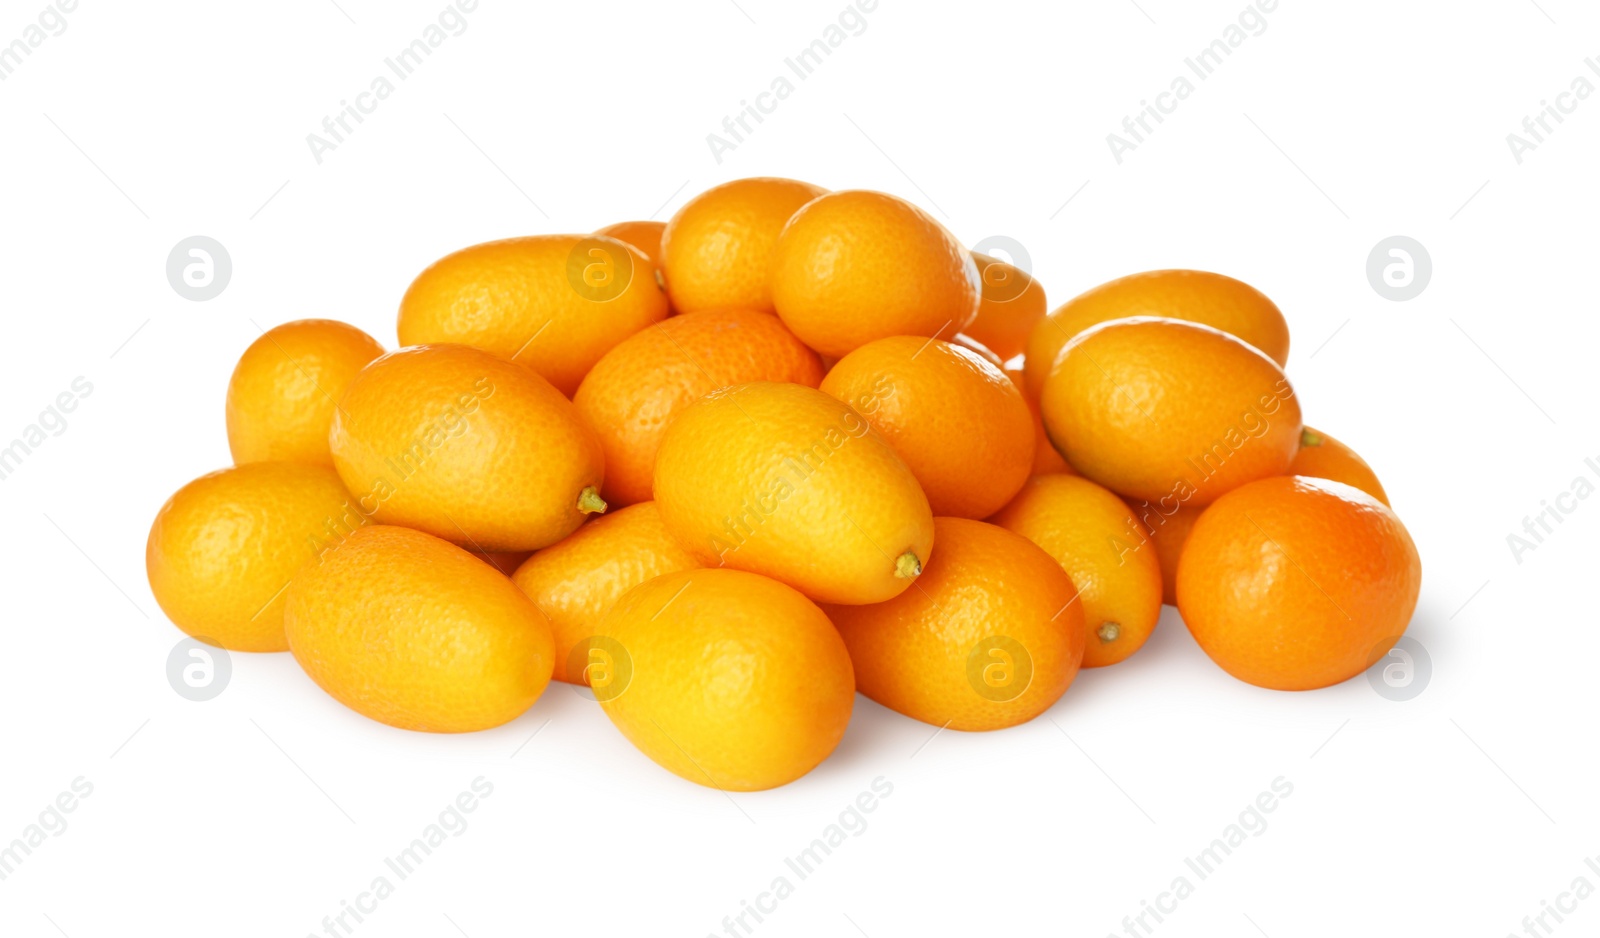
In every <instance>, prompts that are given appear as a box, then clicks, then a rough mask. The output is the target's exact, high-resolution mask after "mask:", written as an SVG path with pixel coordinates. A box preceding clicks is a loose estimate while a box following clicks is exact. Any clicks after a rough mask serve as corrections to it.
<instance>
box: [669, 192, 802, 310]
mask: <svg viewBox="0 0 1600 938" xmlns="http://www.w3.org/2000/svg"><path fill="white" fill-rule="evenodd" d="M827 191H828V190H826V189H824V188H822V187H821V186H814V185H812V184H811V183H809V182H800V181H799V180H796V179H779V178H776V177H771V176H763V177H757V178H753V179H735V180H734V181H732V182H726V183H723V184H722V185H720V186H714V187H712V188H710V189H707V190H706V191H704V192H702V193H700V194H699V195H697V196H695V197H694V198H692V199H690V200H689V201H688V202H685V203H684V205H683V207H682V208H680V209H678V211H677V213H676V214H674V215H673V216H672V220H671V221H669V222H667V227H666V230H665V232H664V233H663V234H662V236H661V252H662V253H661V269H662V273H664V274H665V275H666V278H667V293H668V294H669V295H670V296H671V297H672V307H673V309H676V310H677V311H678V312H680V313H697V312H701V311H703V310H724V309H738V310H753V311H755V312H761V313H770V312H773V305H772V257H773V252H774V250H775V249H776V246H777V242H778V233H779V232H780V231H782V230H783V226H784V224H785V223H786V222H788V221H789V218H790V216H792V215H793V214H794V213H795V212H797V211H799V209H800V206H802V205H805V204H806V203H807V202H810V201H811V200H812V199H814V198H816V197H817V196H819V195H822V194H823V193H824V192H827Z"/></svg>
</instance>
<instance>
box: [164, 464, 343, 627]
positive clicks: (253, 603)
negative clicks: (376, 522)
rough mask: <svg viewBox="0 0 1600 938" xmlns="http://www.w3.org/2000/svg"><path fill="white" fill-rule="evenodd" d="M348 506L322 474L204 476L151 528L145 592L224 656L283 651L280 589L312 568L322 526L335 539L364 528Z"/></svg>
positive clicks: (330, 474) (254, 471)
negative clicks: (225, 652)
mask: <svg viewBox="0 0 1600 938" xmlns="http://www.w3.org/2000/svg"><path fill="white" fill-rule="evenodd" d="M350 501H351V498H350V494H349V493H348V492H346V491H345V487H344V485H343V484H342V483H341V482H340V481H339V476H338V475H337V474H335V473H334V471H333V469H331V468H329V467H327V466H319V465H313V464H309V463H287V462H252V463H246V464H245V465H242V466H235V467H233V468H231V469H223V470H220V471H218V472H213V473H210V474H208V475H203V476H201V477H200V478H198V479H195V480H194V481H193V482H190V483H189V484H188V485H185V486H184V487H183V488H181V489H179V490H178V491H177V493H176V494H174V495H173V496H172V497H171V498H169V499H167V503H166V504H165V505H162V506H161V511H160V512H158V513H157V514H156V520H155V523H154V524H152V525H151V526H150V537H149V540H148V541H147V542H146V544H145V555H144V556H145V572H146V574H147V575H148V576H149V578H150V591H151V592H152V593H154V594H155V597H156V602H157V603H159V604H160V605H161V611H162V612H165V613H166V614H167V618H169V619H171V620H172V623H173V624H174V625H176V626H177V627H178V628H180V629H183V630H184V631H185V632H187V633H189V634H190V635H193V636H195V637H196V638H203V639H207V640H209V641H211V642H214V643H216V644H218V645H221V646H222V647H223V648H226V649H229V650H230V651H286V650H288V648H289V643H288V641H287V640H286V639H285V638H284V635H283V592H284V587H286V586H288V585H289V581H290V580H291V579H292V578H293V577H294V575H295V573H296V572H297V571H299V570H300V568H302V567H304V566H306V565H307V564H311V563H314V562H315V561H316V560H317V557H318V555H319V554H320V553H321V551H322V550H323V548H324V547H325V546H327V543H328V540H329V533H328V532H329V530H330V526H331V527H332V528H333V529H337V530H338V532H339V534H338V536H339V537H340V538H342V537H343V535H344V533H346V531H347V528H346V527H345V525H346V524H347V523H348V524H352V525H354V526H357V527H359V526H360V525H361V524H362V523H363V522H362V519H361V517H360V515H359V513H355V512H352V511H351V510H350V504H349V503H350ZM352 517H353V518H354V519H355V520H354V521H352V522H347V521H346V520H345V519H348V518H352Z"/></svg>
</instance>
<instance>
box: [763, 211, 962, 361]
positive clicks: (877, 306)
mask: <svg viewBox="0 0 1600 938" xmlns="http://www.w3.org/2000/svg"><path fill="white" fill-rule="evenodd" d="M978 297H979V279H978V267H977V264H976V263H974V262H973V260H972V255H971V254H969V253H967V250H966V249H965V248H963V247H962V246H961V242H959V241H957V240H956V238H955V236H954V235H952V234H951V233H950V232H949V231H946V230H945V228H944V226H943V225H941V224H939V223H938V222H937V221H935V220H934V218H933V216H931V215H929V214H928V213H927V212H924V211H923V210H922V209H920V208H918V207H916V206H915V205H912V204H911V203H910V202H907V201H905V200H904V199H899V198H896V197H894V196H892V195H885V194H883V193H881V192H868V191H865V190H859V189H855V190H846V191H843V192H830V193H828V194H827V195H825V196H822V197H821V198H818V199H816V200H814V201H812V202H811V203H810V204H808V205H806V207H805V208H803V209H801V210H800V211H798V212H796V213H795V216H794V217H793V218H791V219H789V224H788V225H786V226H785V227H784V229H783V233H782V234H781V235H780V236H779V237H778V248H777V252H776V255H775V257H774V260H773V266H772V299H773V303H774V304H775V305H776V307H777V310H778V316H779V317H781V318H782V319H783V321H784V324H785V325H787V326H788V327H789V328H790V329H791V330H793V331H794V334H795V335H797V336H799V337H800V340H801V341H803V342H805V344H807V345H809V346H811V347H812V348H814V349H816V350H817V351H818V352H821V353H822V354H823V355H831V356H834V357H836V358H837V357H842V356H844V355H847V354H849V353H850V352H852V351H854V350H856V349H857V348H860V347H861V346H863V345H865V344H867V343H868V342H871V341H872V340H873V339H882V338H885V337H887V336H892V335H920V336H933V335H940V334H942V335H945V336H950V335H953V334H954V333H957V332H960V331H962V330H963V329H965V328H966V326H967V324H968V323H970V322H972V320H973V318H974V317H976V316H977V314H978Z"/></svg>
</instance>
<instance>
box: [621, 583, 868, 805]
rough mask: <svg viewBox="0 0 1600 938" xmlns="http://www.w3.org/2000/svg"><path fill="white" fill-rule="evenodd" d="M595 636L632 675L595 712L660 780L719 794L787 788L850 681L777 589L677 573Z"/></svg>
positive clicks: (843, 663) (811, 760) (844, 719)
mask: <svg viewBox="0 0 1600 938" xmlns="http://www.w3.org/2000/svg"><path fill="white" fill-rule="evenodd" d="M603 631H604V634H605V635H606V636H607V637H608V638H610V639H612V640H613V641H615V642H616V643H617V644H618V645H620V646H621V649H623V650H625V652H626V659H627V661H628V662H629V663H630V664H631V671H632V673H631V676H628V677H627V678H626V680H627V684H626V687H625V688H624V689H623V690H622V691H621V692H620V693H612V694H606V695H601V704H600V705H601V707H602V708H604V710H605V713H606V716H608V717H610V718H611V722H613V723H615V724H616V725H617V728H618V729H620V730H621V731H622V733H623V735H624V736H627V737H628V740H629V741H630V742H632V743H633V744H634V745H635V746H637V747H639V750H640V751H641V752H643V753H644V754H645V755H647V756H649V757H650V758H651V759H653V760H655V761H656V763H658V764H659V765H661V766H662V767H664V768H666V769H668V770H669V771H671V772H673V773H675V774H677V775H679V776H681V777H683V778H686V779H688V780H689V781H691V782H695V783H697V784H700V785H709V786H711V787H713V788H719V789H722V790H723V791H760V790H762V789H767V788H775V787H777V786H779V785H784V784H787V783H789V782H792V781H794V780H795V779H797V778H799V777H800V776H802V775H804V774H806V773H807V772H809V771H811V769H812V768H814V767H815V766H816V765H817V764H818V763H820V762H821V761H822V760H823V759H826V758H827V757H828V754H829V753H831V752H833V750H834V747H835V746H837V745H838V744H839V739H840V737H842V736H843V735H844V730H845V726H846V724H848V723H849V722H850V710H851V707H852V705H853V704H854V703H855V680H854V676H853V674H852V672H851V667H850V655H849V653H848V652H846V651H845V647H844V642H842V641H840V639H839V633H838V632H836V631H835V630H834V628H833V625H832V623H830V622H829V621H828V618H827V616H825V615H823V614H822V610H820V609H818V608H817V607H816V605H815V604H813V603H812V602H811V601H810V600H808V599H806V598H805V597H804V596H802V595H800V594H799V593H797V592H795V591H794V590H792V589H790V588H789V587H787V586H784V585H783V584H781V583H778V582H776V581H773V580H769V579H767V578H766V577H762V576H757V575H755V574H753V573H744V572H741V571H738V570H685V571H680V572H677V573H669V574H666V575H665V576H659V577H656V578H655V579H653V580H650V581H649V582H647V583H645V584H644V585H642V586H638V587H635V588H634V589H632V590H630V591H629V592H628V593H626V594H625V595H624V596H623V597H622V598H621V599H620V600H619V601H618V602H617V604H616V605H615V606H614V607H612V609H611V612H610V613H609V614H608V615H607V616H606V618H605V623H604V626H603Z"/></svg>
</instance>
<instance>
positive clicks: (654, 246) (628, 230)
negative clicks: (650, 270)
mask: <svg viewBox="0 0 1600 938" xmlns="http://www.w3.org/2000/svg"><path fill="white" fill-rule="evenodd" d="M666 229H667V223H666V222H664V221H619V222H617V223H616V224H614V225H607V226H605V227H604V228H601V229H600V230H598V231H596V232H595V234H597V235H605V236H606V237H608V238H616V239H617V240H618V241H623V242H626V243H628V244H631V245H633V246H634V247H636V248H638V249H639V253H641V254H643V255H644V256H645V257H648V258H650V262H651V263H653V264H655V265H656V267H657V268H659V267H660V266H661V233H662V232H663V231H665V230H666Z"/></svg>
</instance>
